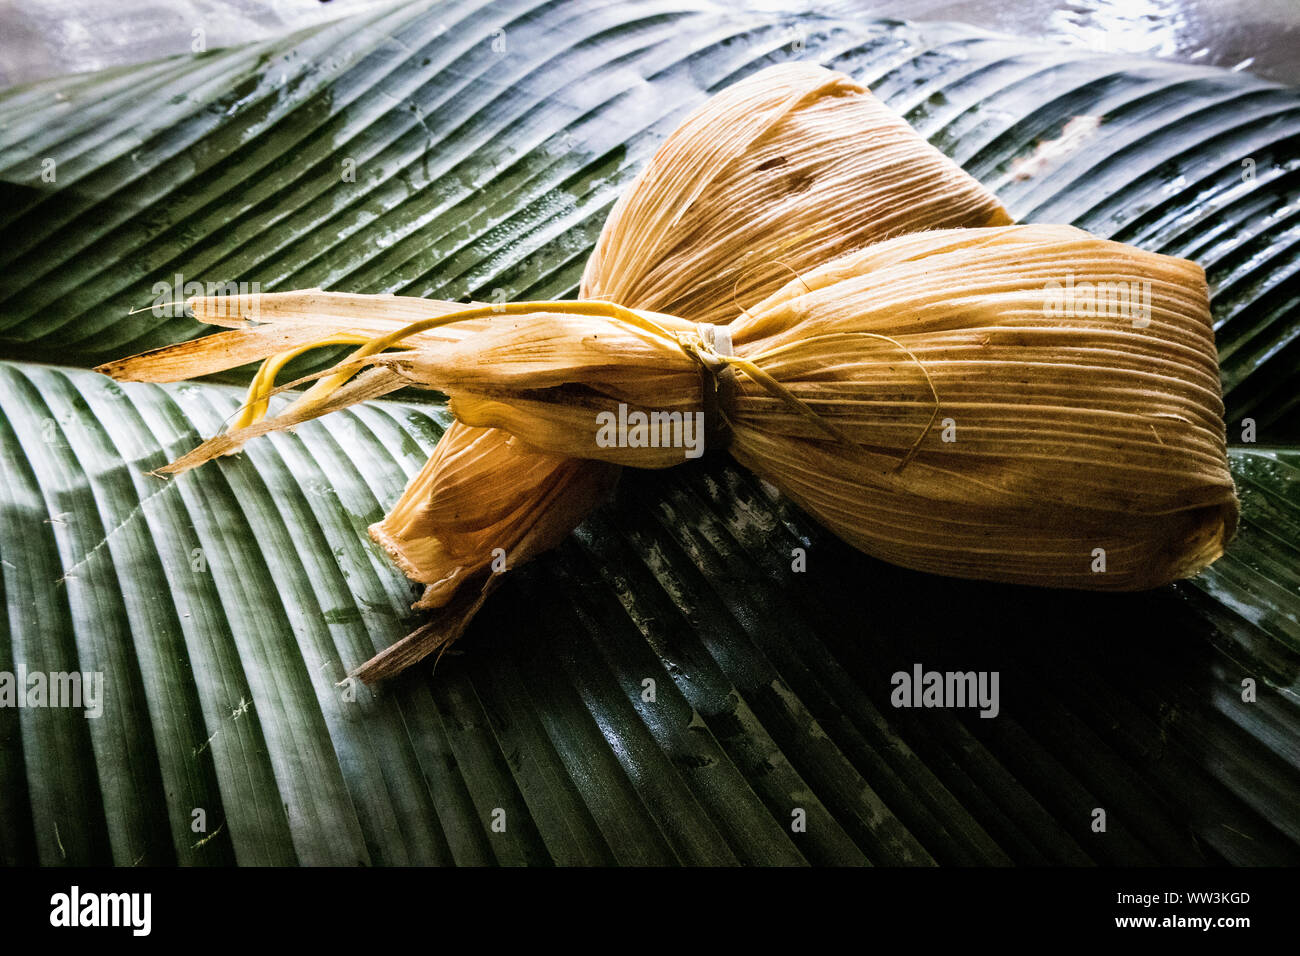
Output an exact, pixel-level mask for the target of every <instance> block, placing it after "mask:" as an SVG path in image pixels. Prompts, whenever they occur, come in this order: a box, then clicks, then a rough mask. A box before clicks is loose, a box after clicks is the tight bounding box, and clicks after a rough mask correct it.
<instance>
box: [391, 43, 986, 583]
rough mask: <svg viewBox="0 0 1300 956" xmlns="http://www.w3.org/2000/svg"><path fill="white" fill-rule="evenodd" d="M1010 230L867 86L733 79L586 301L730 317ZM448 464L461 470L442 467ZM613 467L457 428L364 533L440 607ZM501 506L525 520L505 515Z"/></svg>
mask: <svg viewBox="0 0 1300 956" xmlns="http://www.w3.org/2000/svg"><path fill="white" fill-rule="evenodd" d="M1010 221H1011V220H1010V217H1009V216H1008V215H1007V213H1006V210H1005V209H1003V208H1002V206H1001V204H1000V203H998V201H997V199H996V198H995V197H994V196H993V195H992V194H991V193H989V192H988V191H987V190H985V189H984V188H983V187H982V186H980V185H979V183H977V182H976V181H975V180H974V179H972V178H971V177H970V176H969V175H968V174H966V173H965V172H964V171H963V170H961V169H960V168H959V167H958V166H956V165H955V164H954V163H953V162H952V161H951V160H949V159H948V158H947V157H945V156H944V155H943V154H942V153H940V152H939V151H938V150H936V149H935V148H934V147H932V146H931V145H930V144H929V143H927V142H926V141H925V140H924V139H922V138H921V137H920V136H919V135H917V133H916V132H915V131H914V130H912V129H911V127H909V126H908V125H907V123H905V122H904V121H903V120H902V119H900V118H899V117H898V116H897V115H896V114H894V113H893V112H892V111H890V110H889V109H888V108H887V107H886V106H884V104H882V103H881V102H880V101H879V100H877V99H876V98H875V97H873V96H872V95H871V94H870V93H869V92H868V91H867V90H866V89H865V88H863V87H862V86H860V85H858V84H857V83H855V82H853V80H851V79H850V78H849V77H847V76H845V75H844V74H841V73H836V72H833V71H831V70H826V69H823V68H821V67H818V66H814V65H812V64H805V63H793V64H787V65H783V66H777V67H772V68H769V69H766V70H763V71H761V72H759V73H757V74H755V75H754V76H752V77H750V78H748V79H746V80H743V81H741V82H739V83H736V84H735V85H733V86H731V87H728V88H727V89H725V90H724V91H722V92H721V93H719V94H718V95H716V96H714V97H713V98H711V99H710V100H708V101H707V102H706V103H705V104H703V105H702V106H701V107H700V108H699V109H697V110H695V111H694V112H693V113H691V114H690V115H689V116H688V117H687V118H686V119H685V120H684V121H683V123H682V125H681V126H680V127H678V128H677V130H675V131H674V132H673V133H672V134H671V135H670V136H669V137H668V138H667V139H666V140H665V142H664V143H663V144H662V146H661V147H660V148H659V150H658V151H657V152H656V154H655V156H654V157H653V158H652V159H651V161H650V163H649V164H648V165H647V166H646V168H645V169H644V170H643V171H642V172H641V173H640V174H639V175H638V176H637V178H636V179H635V180H634V182H633V183H632V184H631V186H630V187H629V188H628V189H627V190H626V191H625V192H624V193H623V195H622V197H621V198H620V199H619V201H618V203H617V204H616V205H615V207H614V209H613V211H612V212H611V214H610V216H609V219H608V220H607V221H606V224H605V227H604V229H603V230H602V232H601V235H600V238H599V240H598V241H597V244H596V248H595V250H594V251H593V253H592V256H591V258H590V259H589V260H588V263H587V267H586V270H585V272H584V275H583V281H582V289H581V296H582V297H583V298H587V299H608V300H611V301H615V302H618V303H620V304H622V305H626V306H629V307H634V308H639V309H647V310H655V311H659V312H668V313H672V314H673V315H676V316H681V317H684V318H686V319H689V320H691V321H697V322H713V323H723V322H728V321H730V320H731V319H733V318H735V316H737V315H738V314H740V312H741V311H742V305H741V303H743V302H751V303H752V302H756V301H758V300H759V299H762V298H763V297H764V296H766V295H768V294H770V293H771V292H774V291H775V290H776V289H778V288H780V287H781V286H782V285H784V284H785V283H786V282H787V281H789V279H790V277H791V276H792V275H797V274H799V273H801V272H803V271H806V270H808V269H811V268H813V267H814V266H815V265H817V264H819V263H821V262H823V261H826V260H827V259H830V258H834V257H835V256H837V255H840V254H842V253H844V252H847V251H849V250H851V249H854V248H857V247H859V246H863V245H866V244H869V243H871V242H874V241H877V240H880V239H884V238H888V237H889V236H892V235H897V234H901V233H906V232H915V231H920V230H926V229H934V228H940V227H944V226H985V225H1002V224H1007V223H1009V222H1010ZM449 468H454V469H455V475H454V477H449V476H444V475H443V474H442V472H443V471H444V470H445V469H449ZM616 474H617V471H616V470H614V469H611V468H609V467H607V466H605V465H603V464H602V463H600V462H594V461H592V462H588V463H586V464H582V463H579V462H575V461H574V460H573V459H571V458H566V457H565V456H556V455H546V454H537V453H535V452H534V451H532V450H530V449H529V448H528V447H527V446H526V445H525V444H524V443H523V442H519V441H515V440H511V439H510V436H509V435H507V434H505V433H502V432H498V431H494V430H488V429H481V428H475V427H473V426H470V425H466V424H464V423H463V422H460V421H458V422H457V423H455V424H453V425H452V427H451V428H449V429H448V431H447V433H446V434H445V435H444V436H443V438H442V440H441V441H440V443H439V453H438V454H437V455H435V456H434V458H433V459H431V460H430V462H429V464H428V466H426V468H425V469H424V470H423V471H422V472H421V473H420V474H418V475H417V476H416V477H415V478H414V479H413V480H412V481H411V482H410V484H409V485H408V486H407V489H406V492H405V493H404V494H403V496H402V499H401V500H400V501H399V502H398V504H397V506H396V507H394V509H393V511H392V512H391V513H390V514H389V515H388V516H387V517H386V518H385V519H384V520H383V521H382V522H380V523H378V524H376V525H375V526H374V527H373V528H372V529H371V535H372V537H374V538H375V540H376V541H378V542H380V543H381V544H382V545H383V546H384V547H385V549H386V550H387V551H388V553H389V554H390V555H391V556H392V557H393V559H394V561H396V562H397V563H398V564H399V565H400V566H402V567H403V570H405V571H406V573H407V574H408V576H410V577H412V579H413V580H416V581H421V582H423V583H425V584H428V585H430V587H429V589H428V590H426V592H425V594H424V596H423V597H422V598H421V600H420V601H419V602H418V603H417V605H416V606H417V607H436V606H442V605H444V604H446V603H447V601H449V600H450V599H451V595H452V593H453V591H454V586H455V584H456V582H460V581H464V580H469V579H472V578H473V577H474V575H476V574H477V573H478V572H481V571H482V570H483V568H484V567H486V566H487V564H488V562H489V561H490V560H491V555H492V553H493V549H495V548H503V549H505V550H507V551H508V552H509V561H510V564H511V565H512V566H517V565H518V564H520V563H523V561H525V560H527V559H529V558H530V557H532V556H533V553H534V552H530V551H525V550H524V549H522V548H520V547H519V542H520V540H521V538H522V537H523V535H524V534H525V533H526V531H527V529H529V528H530V527H532V525H533V524H534V523H539V522H540V523H544V524H547V525H548V526H549V528H550V530H549V532H548V534H547V535H546V538H547V540H550V539H556V540H559V539H560V538H562V537H563V535H564V534H567V533H568V531H569V530H571V529H572V528H573V527H576V525H577V523H578V521H579V520H580V519H581V517H582V516H583V515H585V514H586V513H587V511H589V510H590V509H591V508H592V507H594V506H595V504H596V503H597V502H598V501H599V500H600V498H601V497H603V495H604V494H605V492H606V491H607V489H608V488H609V487H610V486H611V485H612V483H613V480H614V478H615V476H616ZM449 482H454V483H455V484H456V485H458V486H461V487H465V488H468V489H477V491H478V493H479V494H481V495H482V497H481V498H479V499H476V498H475V497H474V496H473V495H472V494H471V495H469V496H466V497H465V499H464V500H463V501H462V502H461V505H462V510H461V511H460V512H459V515H460V518H461V521H460V523H459V524H458V525H452V524H451V523H449V522H447V521H446V520H445V519H444V517H443V515H444V514H445V513H446V509H443V508H440V507H439V506H438V505H437V504H436V499H437V497H438V496H439V495H440V494H443V493H444V491H443V489H444V488H445V487H447V485H448V483H449ZM489 489H490V490H489ZM505 499H509V500H510V501H511V509H512V513H513V515H514V517H513V519H512V520H510V521H500V520H496V518H497V516H498V514H499V509H500V508H501V506H502V502H503V501H504V500H505ZM577 500H581V501H582V502H583V504H582V506H581V507H574V502H575V501H577ZM561 501H562V502H563V510H561V509H560V508H558V507H557V506H556V504H555V503H558V502H561ZM475 509H481V510H482V514H478V515H475V514H474V511H475ZM435 539H436V542H437V544H436V545H435V544H434V541H435Z"/></svg>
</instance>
